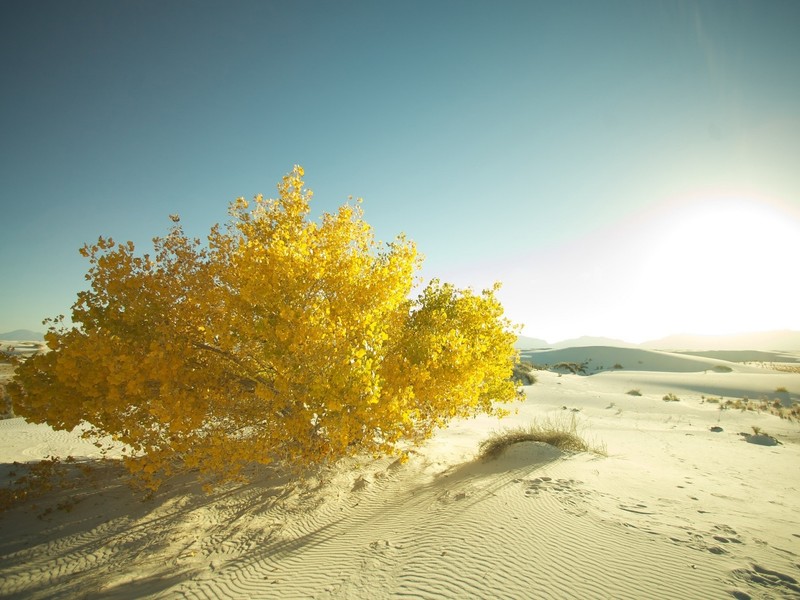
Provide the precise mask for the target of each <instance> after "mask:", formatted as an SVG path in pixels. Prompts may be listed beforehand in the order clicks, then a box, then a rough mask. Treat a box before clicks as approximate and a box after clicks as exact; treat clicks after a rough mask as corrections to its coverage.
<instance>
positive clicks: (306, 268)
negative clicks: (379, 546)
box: [10, 167, 517, 488]
mask: <svg viewBox="0 0 800 600" xmlns="http://www.w3.org/2000/svg"><path fill="white" fill-rule="evenodd" d="M302 178H303V170H302V169H301V168H300V167H295V168H294V170H293V171H292V172H291V173H290V174H288V175H286V176H285V177H284V178H283V181H282V182H281V183H280V184H279V186H278V192H279V197H278V199H275V200H265V199H264V198H263V197H262V196H256V197H255V199H254V201H253V202H252V203H250V202H247V201H246V200H245V199H243V198H239V199H238V200H236V201H235V202H233V203H232V204H231V205H230V209H229V213H230V216H231V220H230V222H229V224H228V225H227V226H226V227H220V226H219V225H215V226H214V227H213V228H212V229H211V232H210V234H209V236H208V242H207V244H205V245H201V243H200V241H199V240H197V239H195V240H191V239H189V238H187V236H186V235H185V234H184V232H183V230H182V229H181V227H180V225H179V224H177V222H178V219H177V218H175V217H173V221H175V222H176V224H175V225H174V226H173V227H172V229H171V230H170V233H169V234H168V235H167V236H166V237H163V238H155V239H154V254H153V255H149V254H145V255H143V256H137V255H136V254H135V248H134V245H133V243H131V242H127V243H123V244H117V243H115V242H114V241H113V240H112V239H105V238H100V239H99V240H98V242H97V243H96V244H93V245H86V246H84V247H83V248H82V249H81V253H82V254H83V256H85V257H86V258H88V260H89V263H90V268H89V270H88V273H87V275H86V279H87V281H89V282H90V286H89V289H88V290H86V291H83V292H81V293H80V294H78V298H77V300H76V302H75V304H74V305H73V307H72V322H73V325H72V326H70V327H66V326H65V325H64V324H63V317H60V318H58V319H55V320H52V321H50V327H49V331H48V333H47V335H46V340H47V344H48V346H49V348H50V352H48V353H46V354H42V355H38V356H35V357H32V358H31V359H29V360H27V361H25V362H24V363H22V364H20V365H19V366H18V368H17V370H16V374H15V377H14V383H13V385H12V386H11V390H10V391H11V394H12V397H13V400H14V410H15V412H16V414H18V415H20V416H23V417H25V418H26V419H28V420H29V421H32V422H36V423H40V422H46V423H48V424H50V425H51V426H53V427H54V428H56V429H72V428H74V427H75V426H77V425H78V424H79V423H81V422H86V423H89V424H90V425H91V429H90V430H89V431H88V432H87V435H88V436H102V435H110V436H112V437H113V438H114V439H115V440H117V441H119V442H123V443H124V444H126V445H127V446H128V447H129V449H130V450H129V452H130V457H129V458H128V459H127V461H126V462H127V466H128V467H129V469H131V471H132V472H134V473H135V474H136V475H138V477H139V480H140V481H141V482H142V483H144V484H145V485H147V486H150V487H153V488H155V487H157V486H158V485H159V483H160V482H161V481H163V479H164V477H166V476H168V475H170V474H172V473H174V472H176V471H178V470H183V469H199V470H200V471H201V473H203V474H204V475H206V476H208V477H210V478H212V479H213V478H221V479H228V478H231V477H236V476H237V475H238V474H239V473H240V472H241V469H242V467H243V466H244V465H246V464H248V463H269V462H273V461H279V462H281V463H283V464H286V465H291V466H295V467H304V466H308V465H313V464H319V463H325V462H327V461H335V460H337V459H339V458H342V457H345V456H349V455H354V454H357V453H364V452H367V453H374V454H376V455H378V454H385V453H392V452H398V451H401V450H400V448H401V447H402V446H403V444H405V443H406V442H412V443H418V442H420V441H421V440H424V439H425V438H427V437H429V436H430V435H431V434H432V432H433V431H434V430H435V428H437V427H440V426H443V425H445V424H446V423H447V422H448V421H449V420H450V419H452V418H453V417H466V416H471V415H475V414H478V413H481V412H485V413H490V414H496V413H498V412H503V411H501V410H499V409H497V408H496V407H495V405H494V404H493V402H495V401H498V402H508V401H510V400H513V399H514V398H515V397H516V396H517V390H516V388H515V386H514V384H513V383H512V381H511V380H510V376H511V373H512V368H513V365H514V363H515V361H516V360H517V354H516V352H515V351H514V349H513V343H514V341H515V339H516V335H515V330H514V328H513V327H512V326H511V324H510V323H509V321H508V320H507V319H505V318H504V317H503V310H502V307H501V305H500V303H499V302H498V300H497V299H496V297H495V292H496V290H497V286H495V287H494V288H492V289H490V290H485V291H483V292H482V293H480V294H476V293H473V292H472V291H470V290H460V289H456V288H455V287H453V286H452V285H449V284H443V283H441V282H439V281H437V280H433V281H431V282H430V283H429V284H427V286H425V287H424V289H423V290H422V291H421V293H419V295H418V296H417V297H416V298H411V293H412V288H413V287H414V285H415V283H417V282H416V281H415V271H416V270H417V269H418V268H419V265H420V259H419V257H418V255H417V251H416V247H415V245H414V244H413V243H412V242H411V241H409V240H407V239H406V238H405V237H403V236H400V237H398V238H397V239H396V240H395V241H394V242H391V243H388V244H378V243H377V242H376V241H375V239H374V237H373V232H372V229H371V228H370V227H369V226H368V225H367V224H366V223H365V222H364V221H363V213H362V210H361V208H360V205H359V203H360V200H359V201H358V202H357V203H355V204H354V205H353V204H351V203H348V204H345V205H343V206H342V207H340V208H339V210H338V212H336V213H335V214H325V215H323V217H322V218H321V221H320V222H316V221H312V220H310V219H309V218H308V213H309V201H310V199H311V191H309V190H307V189H305V187H304V183H303V179H302Z"/></svg>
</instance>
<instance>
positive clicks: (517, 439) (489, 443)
mask: <svg viewBox="0 0 800 600" xmlns="http://www.w3.org/2000/svg"><path fill="white" fill-rule="evenodd" d="M521 442H542V443H544V444H549V445H551V446H554V447H556V448H558V449H559V450H567V451H570V452H592V453H594V454H598V455H600V456H607V451H606V446H605V444H602V443H595V442H593V441H590V440H587V439H586V438H585V436H583V435H582V433H581V432H580V431H579V428H578V422H577V420H576V418H575V415H574V414H573V415H570V416H569V417H568V418H563V417H561V418H556V419H550V418H548V419H545V420H543V421H541V422H540V421H538V420H534V422H533V423H532V424H531V425H529V426H528V427H516V428H513V429H505V430H503V431H500V432H497V433H495V434H493V435H492V437H490V438H489V439H486V440H484V441H482V442H481V444H480V446H479V449H478V456H479V457H480V458H481V459H495V458H498V457H499V456H500V455H501V454H503V452H504V451H505V449H506V448H508V447H509V446H512V445H514V444H519V443H521Z"/></svg>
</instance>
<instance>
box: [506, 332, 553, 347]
mask: <svg viewBox="0 0 800 600" xmlns="http://www.w3.org/2000/svg"><path fill="white" fill-rule="evenodd" d="M514 347H515V348H516V349H517V350H532V349H534V348H549V347H550V344H548V343H547V342H546V341H545V340H540V339H539V338H532V337H527V336H524V335H520V336H517V343H516V344H514Z"/></svg>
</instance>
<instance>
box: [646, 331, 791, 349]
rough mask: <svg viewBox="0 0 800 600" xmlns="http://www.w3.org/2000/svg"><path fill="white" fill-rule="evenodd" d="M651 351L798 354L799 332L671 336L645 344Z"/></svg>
mask: <svg viewBox="0 0 800 600" xmlns="http://www.w3.org/2000/svg"><path fill="white" fill-rule="evenodd" d="M641 347H642V348H650V349H653V350H761V351H778V352H779V351H783V352H800V331H765V332H759V333H743V334H739V335H671V336H668V337H665V338H662V339H660V340H653V341H650V342H645V343H643V344H642V345H641Z"/></svg>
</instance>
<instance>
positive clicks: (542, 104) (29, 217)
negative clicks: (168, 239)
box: [0, 0, 800, 342]
mask: <svg viewBox="0 0 800 600" xmlns="http://www.w3.org/2000/svg"><path fill="white" fill-rule="evenodd" d="M798 31H800V2H797V1H795V0H787V1H785V2H780V1H771V0H759V1H754V2H744V1H734V0H722V1H720V2H706V1H672V2H666V1H665V2H658V1H656V0H648V1H641V0H630V1H598V0H591V1H588V2H572V1H569V2H552V1H548V2H536V1H533V0H523V1H519V2H512V1H505V2H504V1H491V2H490V1H488V0H487V1H483V2H472V1H466V0H459V1H437V0H425V1H420V2H416V1H408V0H403V1H402V2H398V1H391V2H390V1H386V2H380V1H370V2H358V1H339V2H335V1H326V2H322V1H318V2H302V1H283V2H270V1H267V0H261V1H256V2H244V1H234V2H198V1H192V2H188V1H171V2H150V1H136V2H131V1H124V0H121V1H120V0H117V1H114V2H108V1H75V0H70V1H69V2H64V1H57V2H44V1H37V0H24V1H12V0H4V1H3V2H2V3H0V86H2V92H1V93H0V200H1V201H2V211H1V212H0V221H1V222H2V227H0V331H7V330H10V329H16V328H29V329H34V330H40V331H41V330H43V327H42V325H41V320H42V319H43V318H44V317H47V316H55V315H57V314H60V313H66V314H69V309H70V306H71V305H72V303H73V301H74V299H75V294H76V292H77V291H78V290H80V289H82V288H83V287H84V285H85V282H84V280H83V274H84V273H85V272H86V269H87V267H88V265H87V263H86V262H85V260H84V259H82V258H81V257H80V256H79V255H78V248H79V247H80V246H81V245H82V244H83V243H84V242H89V241H94V240H96V239H97V237H98V236H99V235H105V236H112V237H113V238H115V239H118V240H120V241H122V240H128V239H130V240H133V241H134V242H135V243H136V245H137V247H138V248H139V250H140V251H141V252H145V251H147V250H149V249H150V239H151V238H152V237H153V236H154V235H161V234H164V233H166V232H167V230H168V228H169V226H170V225H171V222H170V221H169V218H168V215H169V214H170V213H179V214H180V215H181V217H182V223H183V224H184V226H185V228H186V230H187V232H188V233H189V234H191V235H197V236H201V237H204V236H205V235H206V234H207V232H208V229H209V228H210V226H211V225H212V224H214V223H216V222H224V221H225V220H226V219H227V215H226V209H227V205H228V202H229V201H231V200H233V199H234V198H236V197H238V196H245V197H252V196H253V195H255V194H257V193H259V192H262V193H264V194H265V195H266V196H269V197H272V196H274V195H275V185H276V183H277V182H278V181H279V180H280V178H281V176H282V175H283V174H285V173H286V172H288V171H290V170H291V168H292V166H293V165H294V164H300V165H302V166H303V167H304V168H305V170H306V181H307V184H308V186H309V187H310V188H312V189H313V190H314V191H315V196H314V204H313V210H314V214H315V215H319V214H320V213H321V212H323V211H332V210H334V209H335V208H336V207H337V206H339V205H340V204H342V203H343V202H345V201H346V199H347V196H349V195H353V196H356V197H363V198H364V210H365V217H366V219H367V221H368V222H370V223H371V224H372V225H373V226H374V227H375V230H376V235H377V236H378V238H379V239H382V240H384V241H390V240H391V239H393V238H394V236H395V235H396V234H397V233H399V232H401V231H403V232H405V233H406V234H407V235H408V236H409V237H410V238H411V239H413V240H415V241H416V242H417V244H418V246H419V248H420V250H421V251H422V253H423V254H425V256H426V262H425V267H424V273H423V274H424V276H426V277H433V276H437V277H439V278H441V279H443V280H446V281H452V282H454V283H456V284H458V285H461V286H467V285H473V286H476V287H481V286H485V285H489V284H490V283H491V282H492V281H494V280H498V279H499V280H501V281H502V282H503V285H504V287H503V290H502V292H501V299H502V300H503V301H504V304H505V305H506V308H507V314H508V316H509V317H510V318H512V319H513V320H514V321H516V322H520V323H524V324H525V333H526V334H527V335H530V336H534V337H541V338H545V339H547V340H548V341H551V342H552V341H556V340H559V339H563V338H567V337H573V336H577V335H583V334H588V335H605V336H611V337H619V338H623V339H626V340H629V341H642V340H644V339H651V338H654V337H659V336H662V335H665V334H669V333H681V332H690V333H725V332H739V331H751V330H758V329H777V328H791V329H798V330H800V311H798V310H797V306H798V298H800V68H798V65H800V35H798Z"/></svg>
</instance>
